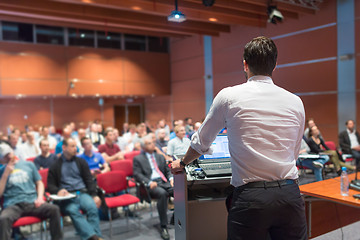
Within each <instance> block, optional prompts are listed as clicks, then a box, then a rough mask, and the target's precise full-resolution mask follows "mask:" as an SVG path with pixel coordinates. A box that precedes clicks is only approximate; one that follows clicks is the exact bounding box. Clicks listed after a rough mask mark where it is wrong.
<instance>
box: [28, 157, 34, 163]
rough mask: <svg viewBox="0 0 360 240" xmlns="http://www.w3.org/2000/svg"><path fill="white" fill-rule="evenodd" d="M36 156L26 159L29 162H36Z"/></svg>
mask: <svg viewBox="0 0 360 240" xmlns="http://www.w3.org/2000/svg"><path fill="white" fill-rule="evenodd" d="M35 158H36V157H30V158H27V159H26V161H29V162H34V160H35Z"/></svg>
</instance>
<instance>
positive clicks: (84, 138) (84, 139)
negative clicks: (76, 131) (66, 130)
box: [80, 137, 90, 146]
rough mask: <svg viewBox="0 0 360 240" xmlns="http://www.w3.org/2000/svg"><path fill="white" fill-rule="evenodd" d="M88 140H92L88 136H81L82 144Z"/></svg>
mask: <svg viewBox="0 0 360 240" xmlns="http://www.w3.org/2000/svg"><path fill="white" fill-rule="evenodd" d="M86 140H90V138H88V137H83V138H81V140H80V142H81V146H82V145H84V141H86Z"/></svg>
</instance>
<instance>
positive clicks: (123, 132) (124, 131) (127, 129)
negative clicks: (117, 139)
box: [121, 122, 129, 135]
mask: <svg viewBox="0 0 360 240" xmlns="http://www.w3.org/2000/svg"><path fill="white" fill-rule="evenodd" d="M128 131H129V123H127V122H126V123H124V124H123V128H122V131H121V135H124V134H125V133H127V132H128Z"/></svg>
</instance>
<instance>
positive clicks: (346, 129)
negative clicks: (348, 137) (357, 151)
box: [346, 128, 355, 134]
mask: <svg viewBox="0 0 360 240" xmlns="http://www.w3.org/2000/svg"><path fill="white" fill-rule="evenodd" d="M346 131H347V132H348V134H354V133H355V130H353V131H352V132H350V130H349V129H348V128H347V129H346Z"/></svg>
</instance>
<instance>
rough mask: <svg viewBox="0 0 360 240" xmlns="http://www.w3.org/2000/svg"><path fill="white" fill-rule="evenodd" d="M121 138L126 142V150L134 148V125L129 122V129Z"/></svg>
mask: <svg viewBox="0 0 360 240" xmlns="http://www.w3.org/2000/svg"><path fill="white" fill-rule="evenodd" d="M123 139H124V141H125V143H126V148H127V151H130V152H131V151H132V150H134V141H135V140H136V139H137V132H136V125H135V124H130V125H129V131H128V132H127V133H124V135H123Z"/></svg>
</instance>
